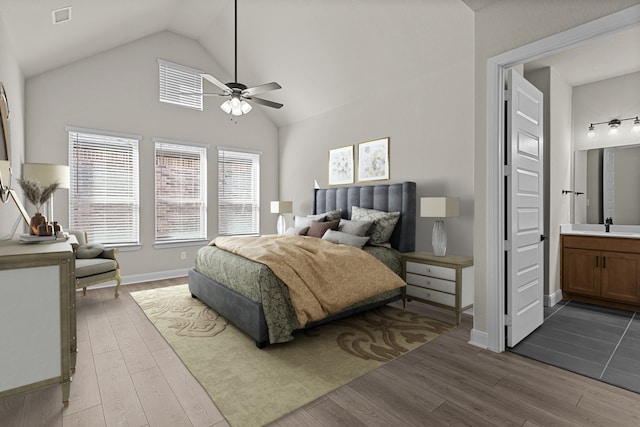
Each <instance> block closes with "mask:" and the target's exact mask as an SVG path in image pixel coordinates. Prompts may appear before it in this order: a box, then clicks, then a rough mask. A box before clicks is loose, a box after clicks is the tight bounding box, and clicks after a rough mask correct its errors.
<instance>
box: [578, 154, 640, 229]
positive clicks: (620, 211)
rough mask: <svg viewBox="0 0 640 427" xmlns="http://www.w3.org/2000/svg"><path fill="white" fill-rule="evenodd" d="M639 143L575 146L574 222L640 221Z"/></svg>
mask: <svg viewBox="0 0 640 427" xmlns="http://www.w3.org/2000/svg"><path fill="white" fill-rule="evenodd" d="M639 183H640V145H624V146H613V147H605V148H594V149H590V150H578V151H576V152H575V156H574V190H575V191H578V192H584V193H585V194H582V195H575V194H574V218H575V222H576V223H582V224H604V220H605V218H608V217H612V218H613V223H614V224H619V225H640V208H639V207H640V192H639V191H638V184H639Z"/></svg>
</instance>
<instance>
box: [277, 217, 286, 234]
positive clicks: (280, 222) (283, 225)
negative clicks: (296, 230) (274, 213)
mask: <svg viewBox="0 0 640 427" xmlns="http://www.w3.org/2000/svg"><path fill="white" fill-rule="evenodd" d="M286 229H287V225H286V223H285V221H284V215H278V222H277V223H276V230H278V234H280V235H283V234H284V231H285V230H286Z"/></svg>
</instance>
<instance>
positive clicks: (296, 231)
mask: <svg viewBox="0 0 640 427" xmlns="http://www.w3.org/2000/svg"><path fill="white" fill-rule="evenodd" d="M307 231H309V227H289V228H287V231H285V232H284V235H285V236H304V235H305V234H307Z"/></svg>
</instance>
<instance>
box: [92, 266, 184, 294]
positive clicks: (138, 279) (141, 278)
mask: <svg viewBox="0 0 640 427" xmlns="http://www.w3.org/2000/svg"><path fill="white" fill-rule="evenodd" d="M189 270H190V268H181V269H178V270H167V271H154V272H153V273H143V274H130V275H128V276H122V286H125V285H133V284H134V283H142V282H151V281H153V280H164V279H173V278H176V277H186V276H187V275H188V274H189ZM186 282H187V281H186V279H185V283H186ZM115 285H116V282H115V280H114V281H111V282H105V283H101V284H99V285H94V286H91V287H90V289H100V288H112V287H114V286H115Z"/></svg>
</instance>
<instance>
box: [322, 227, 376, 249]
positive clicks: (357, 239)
mask: <svg viewBox="0 0 640 427" xmlns="http://www.w3.org/2000/svg"><path fill="white" fill-rule="evenodd" d="M322 238H323V239H324V240H328V241H330V242H333V243H340V244H343V245H349V246H353V247H356V248H359V249H362V247H363V246H364V245H365V244H366V243H367V241H368V240H369V238H368V237H362V236H354V235H353V234H348V233H343V232H342V231H334V230H327V231H326V232H325V233H324V235H323V236H322Z"/></svg>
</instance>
